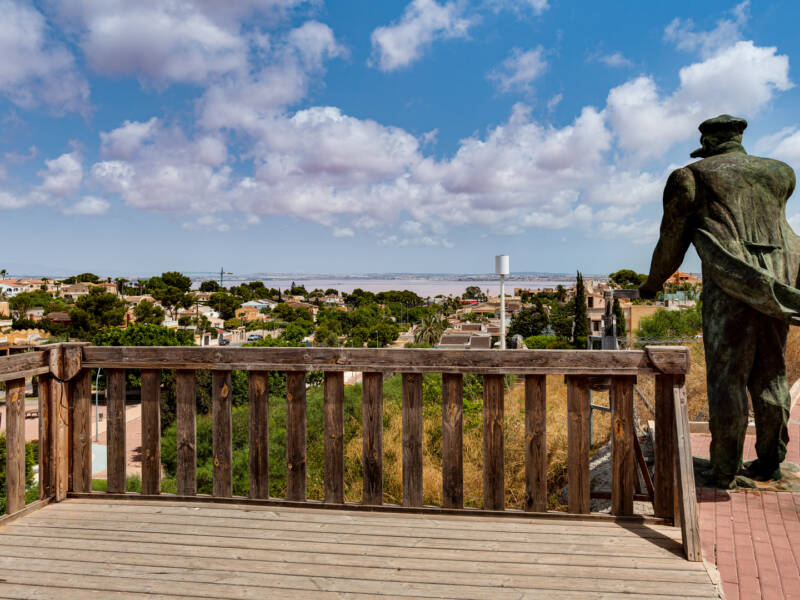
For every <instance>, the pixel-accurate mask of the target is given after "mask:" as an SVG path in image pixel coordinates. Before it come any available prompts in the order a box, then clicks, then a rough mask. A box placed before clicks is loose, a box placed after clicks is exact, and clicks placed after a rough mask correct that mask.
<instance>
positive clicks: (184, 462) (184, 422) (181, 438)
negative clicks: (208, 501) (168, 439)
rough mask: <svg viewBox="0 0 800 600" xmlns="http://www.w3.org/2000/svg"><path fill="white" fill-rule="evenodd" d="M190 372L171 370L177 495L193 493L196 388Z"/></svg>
mask: <svg viewBox="0 0 800 600" xmlns="http://www.w3.org/2000/svg"><path fill="white" fill-rule="evenodd" d="M196 386H197V384H196V382H195V376H194V371H186V370H180V371H176V372H175V395H176V399H175V416H176V421H177V422H176V434H177V436H176V445H177V448H176V459H177V461H178V462H177V469H176V480H177V481H176V483H177V491H178V493H179V494H180V495H181V496H194V495H195V494H197V415H196V414H195V413H196V411H197V389H196Z"/></svg>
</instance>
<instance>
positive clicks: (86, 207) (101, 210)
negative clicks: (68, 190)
mask: <svg viewBox="0 0 800 600" xmlns="http://www.w3.org/2000/svg"><path fill="white" fill-rule="evenodd" d="M109 208H111V203H110V202H109V201H108V200H105V199H104V198H98V197H97V196H84V197H83V198H82V199H81V200H78V201H77V202H75V203H74V204H72V205H71V206H68V207H66V208H64V209H63V210H62V212H63V213H64V214H65V215H104V214H106V213H107V212H108V209H109Z"/></svg>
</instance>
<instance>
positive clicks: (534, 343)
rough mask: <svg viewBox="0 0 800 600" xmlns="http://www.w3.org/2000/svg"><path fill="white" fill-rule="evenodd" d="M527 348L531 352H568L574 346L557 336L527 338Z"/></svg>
mask: <svg viewBox="0 0 800 600" xmlns="http://www.w3.org/2000/svg"><path fill="white" fill-rule="evenodd" d="M525 346H526V347H527V348H529V349H531V350H561V349H564V350H568V349H570V348H572V344H570V343H569V341H568V340H566V339H564V338H561V337H558V336H556V335H532V336H530V337H527V338H525Z"/></svg>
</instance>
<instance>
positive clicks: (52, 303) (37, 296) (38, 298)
mask: <svg viewBox="0 0 800 600" xmlns="http://www.w3.org/2000/svg"><path fill="white" fill-rule="evenodd" d="M8 306H9V308H10V309H11V310H14V311H17V313H18V314H20V315H22V314H24V313H25V311H27V310H29V309H31V308H33V307H35V306H41V307H42V308H43V309H44V313H45V314H47V313H51V312H56V311H61V310H64V309H65V308H66V304H64V301H63V300H61V299H60V298H54V297H53V296H52V295H51V294H49V293H47V292H45V291H43V290H34V291H33V292H20V293H19V294H17V295H16V296H14V297H13V298H10V299H9V301H8Z"/></svg>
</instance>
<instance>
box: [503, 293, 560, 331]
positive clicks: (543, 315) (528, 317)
mask: <svg viewBox="0 0 800 600" xmlns="http://www.w3.org/2000/svg"><path fill="white" fill-rule="evenodd" d="M549 321H550V320H549V318H548V315H547V310H545V307H544V305H543V304H542V301H541V300H539V299H538V298H534V303H533V304H532V305H530V306H526V307H525V308H522V309H520V311H519V312H517V314H515V315H514V316H513V318H512V319H511V326H510V327H509V328H508V337H509V338H511V337H513V336H515V335H521V336H522V337H523V339H525V338H528V337H531V336H535V335H542V334H544V333H545V331H546V330H547V325H548V324H549Z"/></svg>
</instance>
